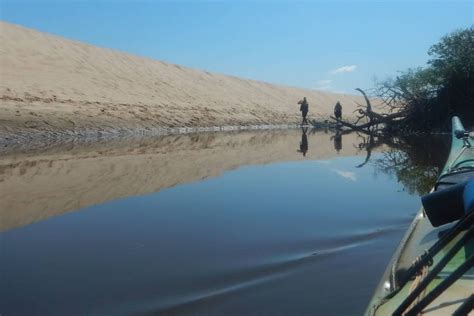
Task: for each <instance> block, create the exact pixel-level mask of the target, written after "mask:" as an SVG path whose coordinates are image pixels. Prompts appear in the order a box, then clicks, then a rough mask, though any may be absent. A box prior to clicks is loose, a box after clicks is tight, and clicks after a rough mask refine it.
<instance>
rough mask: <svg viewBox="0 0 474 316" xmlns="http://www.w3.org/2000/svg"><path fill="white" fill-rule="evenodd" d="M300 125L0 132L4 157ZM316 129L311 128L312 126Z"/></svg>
mask: <svg viewBox="0 0 474 316" xmlns="http://www.w3.org/2000/svg"><path fill="white" fill-rule="evenodd" d="M300 127H301V126H300V125H298V124H262V125H224V126H212V127H186V126H184V127H157V128H135V129H130V128H115V129H109V130H92V129H89V130H63V131H55V132H53V131H28V130H26V131H23V132H17V133H1V132H0V154H5V153H6V152H12V151H15V150H17V149H19V150H22V149H23V150H24V149H27V150H35V149H40V148H47V147H51V146H55V145H63V144H66V143H70V142H73V143H91V142H100V141H114V140H127V139H130V138H135V137H136V138H143V137H162V136H173V135H187V134H194V133H218V132H240V131H258V130H285V129H297V128H300ZM309 127H310V128H312V127H311V126H309Z"/></svg>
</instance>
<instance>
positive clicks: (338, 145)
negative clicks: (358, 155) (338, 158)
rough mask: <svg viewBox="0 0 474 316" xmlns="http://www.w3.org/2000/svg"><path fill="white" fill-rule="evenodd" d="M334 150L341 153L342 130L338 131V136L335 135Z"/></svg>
mask: <svg viewBox="0 0 474 316" xmlns="http://www.w3.org/2000/svg"><path fill="white" fill-rule="evenodd" d="M334 149H335V150H336V151H337V153H339V152H340V151H341V149H342V133H341V130H340V129H337V130H336V135H334Z"/></svg>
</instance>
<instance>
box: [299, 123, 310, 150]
mask: <svg viewBox="0 0 474 316" xmlns="http://www.w3.org/2000/svg"><path fill="white" fill-rule="evenodd" d="M301 131H302V132H303V134H301V142H300V150H297V151H298V152H300V153H302V154H303V156H306V153H307V152H308V135H306V132H307V131H308V128H307V127H306V128H305V127H302V128H301Z"/></svg>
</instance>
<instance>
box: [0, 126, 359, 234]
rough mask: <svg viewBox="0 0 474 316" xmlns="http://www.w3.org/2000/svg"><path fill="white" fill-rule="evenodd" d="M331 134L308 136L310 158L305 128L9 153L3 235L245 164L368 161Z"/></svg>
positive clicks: (0, 169) (0, 219)
mask: <svg viewBox="0 0 474 316" xmlns="http://www.w3.org/2000/svg"><path fill="white" fill-rule="evenodd" d="M331 136H332V135H331V134H325V133H324V132H318V133H316V134H310V135H309V137H308V142H309V151H308V153H307V155H306V157H303V155H302V154H301V153H300V152H297V149H298V148H299V144H300V141H301V131H300V130H290V131H278V130H275V131H260V132H239V133H235V132H234V133H203V134H188V135H171V136H164V137H158V138H141V139H129V140H117V141H115V142H102V143H101V142H97V143H91V144H86V145H79V146H78V145H76V144H74V143H70V144H67V145H64V146H62V147H54V148H50V149H47V150H43V151H41V152H30V151H26V152H23V153H20V154H18V153H14V154H8V155H5V156H4V157H3V158H2V159H1V160H0V201H2V203H0V231H5V230H9V229H13V228H15V227H20V226H24V225H27V224H30V223H33V222H36V221H40V220H44V219H46V218H48V217H51V216H58V215H61V214H64V213H66V212H69V211H73V210H77V209H80V208H84V207H87V206H91V205H95V204H100V203H104V202H106V201H109V200H114V199H118V198H122V197H127V196H133V195H143V194H147V193H152V192H158V191H160V190H162V189H164V188H169V187H173V186H175V185H178V184H183V183H188V182H192V181H198V180H201V179H205V178H209V177H215V176H218V175H219V174H221V173H223V172H225V171H227V170H232V169H236V168H239V167H241V166H244V165H252V164H268V163H274V162H281V161H296V160H303V159H304V160H309V159H329V158H331V157H335V156H351V155H356V154H360V155H365V151H363V150H359V148H358V146H356V145H358V144H359V142H360V138H359V137H358V136H357V134H349V135H344V136H343V137H342V149H341V150H340V152H337V151H336V150H335V146H334V145H335V144H334V140H333V139H331ZM362 161H364V157H363V156H362V157H360V162H362ZM25 192H27V193H26V194H25Z"/></svg>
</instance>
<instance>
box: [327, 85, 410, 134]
mask: <svg viewBox="0 0 474 316" xmlns="http://www.w3.org/2000/svg"><path fill="white" fill-rule="evenodd" d="M356 90H357V91H359V92H360V93H362V95H363V96H364V99H365V103H366V104H365V108H364V106H363V105H361V104H359V108H358V109H357V110H355V111H354V112H357V113H358V114H359V116H357V120H356V121H355V122H353V123H351V122H347V121H344V120H340V119H337V118H335V117H333V116H331V119H332V120H334V121H336V123H337V124H339V125H342V126H345V127H347V128H350V129H351V130H354V131H358V132H363V133H366V134H374V135H382V134H384V132H385V131H384V129H385V127H386V126H387V124H389V123H393V122H395V121H400V120H403V119H405V117H406V116H407V114H408V111H406V110H403V111H400V112H396V113H390V114H380V113H377V112H375V111H373V109H372V104H371V103H370V99H369V98H368V97H367V95H366V93H365V92H364V91H363V90H362V89H360V88H357V89H356ZM363 119H365V120H366V121H367V122H366V123H363V124H359V122H360V121H361V120H363Z"/></svg>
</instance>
